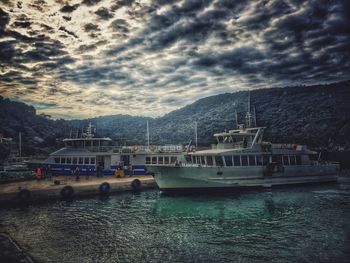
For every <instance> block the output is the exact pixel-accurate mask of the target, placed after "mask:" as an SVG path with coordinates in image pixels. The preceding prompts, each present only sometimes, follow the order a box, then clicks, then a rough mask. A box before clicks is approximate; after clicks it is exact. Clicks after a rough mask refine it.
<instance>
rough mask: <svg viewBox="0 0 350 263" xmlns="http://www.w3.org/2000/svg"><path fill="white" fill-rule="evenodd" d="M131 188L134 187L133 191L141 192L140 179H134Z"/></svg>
mask: <svg viewBox="0 0 350 263" xmlns="http://www.w3.org/2000/svg"><path fill="white" fill-rule="evenodd" d="M131 187H132V189H133V190H136V191H140V190H141V188H142V184H141V181H140V180H139V179H134V180H133V181H132V182H131Z"/></svg>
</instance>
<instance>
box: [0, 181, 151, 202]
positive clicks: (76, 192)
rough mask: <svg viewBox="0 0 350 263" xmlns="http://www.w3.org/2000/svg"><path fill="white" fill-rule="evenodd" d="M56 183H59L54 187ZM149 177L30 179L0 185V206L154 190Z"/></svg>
mask: <svg viewBox="0 0 350 263" xmlns="http://www.w3.org/2000/svg"><path fill="white" fill-rule="evenodd" d="M55 181H56V183H58V182H59V184H55ZM156 187H157V185H156V183H155V181H154V179H153V177H152V176H133V177H126V178H116V177H101V178H96V177H90V178H89V179H87V178H86V177H85V176H81V177H80V179H79V180H75V178H74V177H69V176H61V177H54V178H53V179H52V180H48V179H46V180H39V181H37V180H31V181H22V182H11V183H5V184H0V204H1V205H6V204H13V203H28V202H36V201H45V200H48V199H74V198H78V197H81V196H88V195H90V196H93V195H107V194H109V193H114V192H122V191H131V190H138V191H140V190H142V189H147V188H148V189H149V188H156Z"/></svg>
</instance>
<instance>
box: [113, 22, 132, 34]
mask: <svg viewBox="0 0 350 263" xmlns="http://www.w3.org/2000/svg"><path fill="white" fill-rule="evenodd" d="M129 26H130V25H129V23H128V22H127V21H126V20H124V19H116V20H114V21H113V22H112V23H111V25H110V27H111V28H112V29H113V31H117V32H122V33H128V32H129Z"/></svg>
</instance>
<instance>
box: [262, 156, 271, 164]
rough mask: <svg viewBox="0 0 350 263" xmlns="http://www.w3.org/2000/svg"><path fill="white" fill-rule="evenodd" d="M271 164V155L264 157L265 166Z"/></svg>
mask: <svg viewBox="0 0 350 263" xmlns="http://www.w3.org/2000/svg"><path fill="white" fill-rule="evenodd" d="M269 162H270V155H263V165H267V164H268V163H269Z"/></svg>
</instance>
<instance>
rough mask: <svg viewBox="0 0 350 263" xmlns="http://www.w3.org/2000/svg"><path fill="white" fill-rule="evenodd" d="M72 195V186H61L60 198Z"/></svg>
mask: <svg viewBox="0 0 350 263" xmlns="http://www.w3.org/2000/svg"><path fill="white" fill-rule="evenodd" d="M73 195H74V188H73V187H72V186H70V185H67V186H65V187H63V188H62V190H61V197H62V198H65V199H67V198H71V197H72V196H73Z"/></svg>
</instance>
